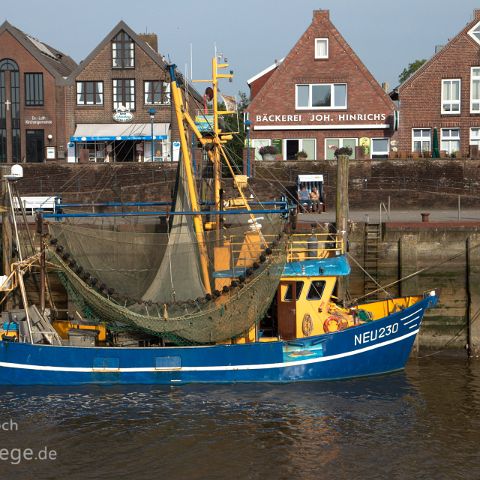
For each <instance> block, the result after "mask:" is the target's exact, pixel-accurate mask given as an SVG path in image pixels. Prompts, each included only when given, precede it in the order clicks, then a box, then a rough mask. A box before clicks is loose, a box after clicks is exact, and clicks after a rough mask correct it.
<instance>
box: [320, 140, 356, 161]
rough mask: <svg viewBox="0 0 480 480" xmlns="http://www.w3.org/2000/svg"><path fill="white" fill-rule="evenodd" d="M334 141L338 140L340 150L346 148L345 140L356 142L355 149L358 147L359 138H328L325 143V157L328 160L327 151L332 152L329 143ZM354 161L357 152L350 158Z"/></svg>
mask: <svg viewBox="0 0 480 480" xmlns="http://www.w3.org/2000/svg"><path fill="white" fill-rule="evenodd" d="M332 140H338V148H343V147H344V146H345V144H344V142H345V140H354V141H355V147H358V138H354V137H328V138H326V139H325V141H324V148H325V150H324V157H325V159H327V151H328V150H330V148H328V142H329V141H332ZM350 158H351V159H352V160H355V150H354V151H353V152H352V156H351V157H350Z"/></svg>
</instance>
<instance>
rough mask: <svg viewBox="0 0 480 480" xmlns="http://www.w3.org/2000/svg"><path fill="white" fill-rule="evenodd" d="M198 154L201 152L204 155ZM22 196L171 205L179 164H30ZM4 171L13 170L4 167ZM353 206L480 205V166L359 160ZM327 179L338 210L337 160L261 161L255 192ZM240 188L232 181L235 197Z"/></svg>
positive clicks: (273, 193)
mask: <svg viewBox="0 0 480 480" xmlns="http://www.w3.org/2000/svg"><path fill="white" fill-rule="evenodd" d="M197 156H198V154H197ZM22 166H23V167H24V179H23V180H22V181H21V182H19V183H18V187H19V190H20V192H21V194H22V195H39V196H40V195H42V196H43V195H58V194H62V196H63V198H64V201H85V202H86V201H92V200H93V201H107V200H108V201H120V200H122V201H149V200H153V199H156V200H169V199H170V196H171V192H172V188H173V185H174V181H175V174H176V169H177V164H175V163H114V164H112V163H106V164H98V163H95V164H89V165H84V164H66V163H57V162H52V163H44V164H23V165H22ZM2 169H3V172H4V174H5V172H7V171H9V170H10V167H9V166H4V167H2ZM349 170H350V172H349V178H350V180H349V200H350V208H351V209H356V208H375V209H376V208H378V205H379V203H380V202H384V203H387V201H388V199H389V197H390V201H391V208H392V209H409V208H411V209H423V208H429V209H448V208H454V209H455V208H457V205H458V201H459V197H460V201H461V205H462V208H476V207H480V160H461V159H435V160H432V159H388V160H387V159H385V160H384V159H382V160H351V161H350V167H349ZM301 173H304V174H308V173H312V174H313V173H319V174H323V175H324V181H325V194H326V204H327V208H329V209H331V208H334V201H335V188H336V162H335V161H328V160H323V161H308V162H307V161H305V162H299V161H273V162H263V161H257V162H254V164H253V178H252V179H251V180H250V184H251V186H252V189H253V191H255V193H256V194H257V195H258V196H259V198H260V199H263V200H270V199H274V198H279V196H280V195H281V193H282V192H283V191H284V188H285V187H288V186H294V185H295V183H296V180H297V175H299V174H301ZM231 187H232V182H231V180H230V181H228V180H227V181H226V190H227V194H228V193H229V191H231Z"/></svg>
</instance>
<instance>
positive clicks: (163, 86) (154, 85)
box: [144, 80, 170, 105]
mask: <svg viewBox="0 0 480 480" xmlns="http://www.w3.org/2000/svg"><path fill="white" fill-rule="evenodd" d="M144 94H145V104H146V105H153V104H155V105H169V104H170V83H168V82H160V81H158V80H151V81H147V82H145V83H144Z"/></svg>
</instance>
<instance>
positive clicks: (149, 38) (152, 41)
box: [139, 33, 158, 53]
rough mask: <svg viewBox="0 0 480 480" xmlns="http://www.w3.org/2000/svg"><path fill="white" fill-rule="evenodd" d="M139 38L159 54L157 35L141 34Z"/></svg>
mask: <svg viewBox="0 0 480 480" xmlns="http://www.w3.org/2000/svg"><path fill="white" fill-rule="evenodd" d="M139 37H140V38H141V39H142V40H143V41H144V42H145V43H148V44H149V45H150V47H151V48H152V49H153V50H155V52H157V53H158V37H157V34H156V33H141V34H140V35H139Z"/></svg>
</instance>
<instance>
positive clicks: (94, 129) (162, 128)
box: [70, 123, 170, 142]
mask: <svg viewBox="0 0 480 480" xmlns="http://www.w3.org/2000/svg"><path fill="white" fill-rule="evenodd" d="M169 128H170V124H169V123H154V124H153V140H167V139H168V130H169ZM114 140H150V141H151V140H152V125H151V124H150V123H129V124H125V123H85V124H80V125H77V128H76V130H75V133H74V134H73V136H72V137H70V141H71V142H109V141H110V142H111V141H114Z"/></svg>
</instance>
